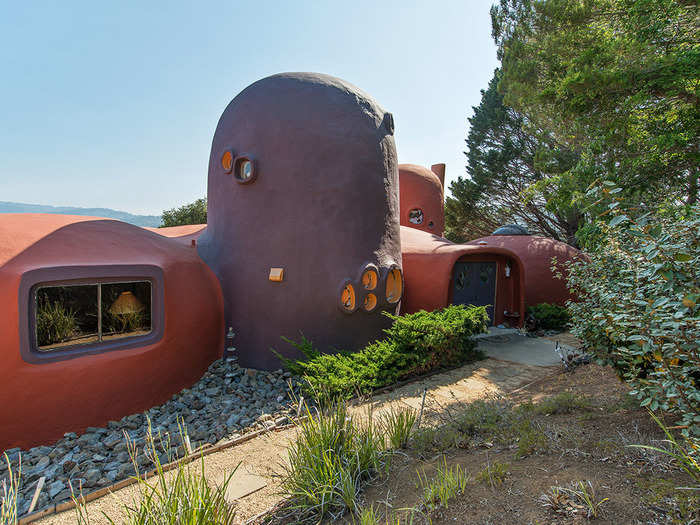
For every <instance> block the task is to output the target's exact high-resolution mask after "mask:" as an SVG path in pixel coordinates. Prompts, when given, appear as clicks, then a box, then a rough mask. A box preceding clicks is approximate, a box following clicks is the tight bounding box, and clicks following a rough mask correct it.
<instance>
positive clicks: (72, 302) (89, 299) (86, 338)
mask: <svg viewBox="0 0 700 525" xmlns="http://www.w3.org/2000/svg"><path fill="white" fill-rule="evenodd" d="M98 324H99V323H98V315H97V285H95V284H92V285H77V286H47V287H44V288H39V289H38V290H37V293H36V342H37V347H38V348H39V350H40V351H46V350H53V349H55V348H62V347H66V346H72V345H81V344H88V343H93V342H95V341H97V340H98V339H99V332H98V326H97V325H98Z"/></svg>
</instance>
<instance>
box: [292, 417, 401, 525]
mask: <svg viewBox="0 0 700 525" xmlns="http://www.w3.org/2000/svg"><path fill="white" fill-rule="evenodd" d="M306 410H307V416H308V417H307V418H306V419H305V420H304V421H302V422H301V423H300V425H299V433H298V436H297V439H296V441H295V442H294V443H292V444H291V446H290V448H289V465H288V466H285V472H284V475H283V477H282V493H283V494H284V495H285V496H287V497H288V498H290V508H291V509H293V510H295V511H297V512H299V514H300V516H301V518H300V519H316V520H320V519H322V518H323V517H326V516H327V515H330V516H331V517H337V516H340V515H342V514H343V512H344V511H345V510H346V509H349V510H351V511H353V512H354V511H356V510H357V504H356V501H357V495H358V493H359V490H360V488H361V484H362V483H363V482H364V481H366V480H368V479H372V478H374V477H376V476H378V475H379V474H380V473H381V472H382V471H383V469H385V468H388V453H387V452H386V450H385V449H384V446H385V440H384V436H383V435H382V434H381V432H380V431H378V429H377V428H376V427H375V425H374V423H373V421H372V415H371V414H369V417H368V418H367V422H366V423H365V424H364V425H362V426H361V425H359V424H357V423H356V422H355V421H354V420H353V418H352V417H350V416H349V415H348V413H347V407H346V405H345V404H343V403H340V404H338V405H337V406H336V407H334V408H333V409H332V410H329V411H328V412H325V413H316V414H312V413H311V410H310V409H309V408H308V407H307V408H306Z"/></svg>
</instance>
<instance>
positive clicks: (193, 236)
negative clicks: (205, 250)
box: [144, 224, 207, 245]
mask: <svg viewBox="0 0 700 525" xmlns="http://www.w3.org/2000/svg"><path fill="white" fill-rule="evenodd" d="M206 228H207V225H206V224H185V225H183V226H169V227H167V228H144V229H145V230H149V231H152V232H153V233H157V234H158V235H162V236H163V237H168V238H169V239H173V240H175V241H178V242H180V243H182V244H187V245H192V241H193V240H194V241H195V242H196V241H197V239H199V237H200V236H201V235H202V233H204V230H206Z"/></svg>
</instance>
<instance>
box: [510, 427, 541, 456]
mask: <svg viewBox="0 0 700 525" xmlns="http://www.w3.org/2000/svg"><path fill="white" fill-rule="evenodd" d="M515 428H516V430H517V433H518V437H517V440H518V451H517V453H516V455H517V456H518V457H520V458H522V457H525V456H530V455H531V454H534V453H536V452H540V451H542V450H546V449H547V446H548V440H547V436H546V435H545V433H544V432H543V431H542V429H541V428H540V427H539V425H538V424H537V423H535V422H533V421H530V420H528V419H525V420H523V421H520V422H519V423H518V424H517V425H516V427H515Z"/></svg>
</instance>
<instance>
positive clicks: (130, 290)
mask: <svg viewBox="0 0 700 525" xmlns="http://www.w3.org/2000/svg"><path fill="white" fill-rule="evenodd" d="M150 331H151V283H150V282H147V281H142V282H136V283H109V284H103V285H102V339H103V340H111V339H118V338H120V337H131V336H136V335H146V334H147V333H148V332H150Z"/></svg>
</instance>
